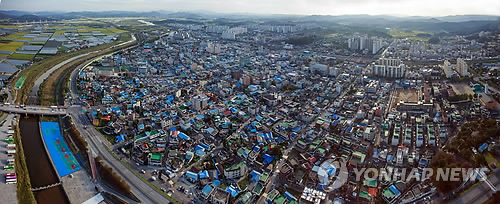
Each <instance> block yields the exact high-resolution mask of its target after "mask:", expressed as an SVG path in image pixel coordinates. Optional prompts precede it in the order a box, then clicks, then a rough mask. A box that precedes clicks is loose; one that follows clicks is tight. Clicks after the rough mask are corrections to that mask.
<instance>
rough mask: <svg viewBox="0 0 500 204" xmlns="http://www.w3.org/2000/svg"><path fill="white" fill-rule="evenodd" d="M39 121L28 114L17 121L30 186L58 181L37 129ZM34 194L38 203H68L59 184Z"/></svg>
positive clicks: (45, 184)
mask: <svg viewBox="0 0 500 204" xmlns="http://www.w3.org/2000/svg"><path fill="white" fill-rule="evenodd" d="M39 122H40V121H39V118H38V116H29V117H28V118H26V117H25V116H21V120H20V123H19V129H21V140H22V142H23V149H24V155H25V156H26V164H27V166H28V171H29V175H30V180H31V186H32V187H41V186H47V185H50V184H54V183H58V182H59V179H58V178H57V174H56V172H55V169H54V168H53V166H52V163H51V161H50V159H49V156H48V153H47V152H46V151H45V147H44V145H43V141H42V136H41V135H40V131H39V126H40V123H39ZM34 194H35V198H36V201H37V202H38V203H39V204H63V203H69V199H68V197H67V196H66V193H65V192H64V189H63V187H62V186H60V185H59V186H56V187H52V188H49V189H46V190H41V191H37V192H34Z"/></svg>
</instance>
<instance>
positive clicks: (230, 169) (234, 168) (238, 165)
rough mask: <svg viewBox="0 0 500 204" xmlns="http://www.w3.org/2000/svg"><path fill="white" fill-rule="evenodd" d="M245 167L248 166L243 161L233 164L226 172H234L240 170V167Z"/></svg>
mask: <svg viewBox="0 0 500 204" xmlns="http://www.w3.org/2000/svg"><path fill="white" fill-rule="evenodd" d="M245 165H246V164H245V163H244V162H243V161H241V162H240V163H237V164H233V165H232V166H230V167H227V168H226V171H233V170H236V169H239V168H240V167H242V166H245Z"/></svg>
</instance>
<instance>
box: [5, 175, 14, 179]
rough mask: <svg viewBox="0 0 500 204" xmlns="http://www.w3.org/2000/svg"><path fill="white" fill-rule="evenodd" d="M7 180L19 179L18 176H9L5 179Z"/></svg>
mask: <svg viewBox="0 0 500 204" xmlns="http://www.w3.org/2000/svg"><path fill="white" fill-rule="evenodd" d="M5 179H17V177H16V176H7V177H5Z"/></svg>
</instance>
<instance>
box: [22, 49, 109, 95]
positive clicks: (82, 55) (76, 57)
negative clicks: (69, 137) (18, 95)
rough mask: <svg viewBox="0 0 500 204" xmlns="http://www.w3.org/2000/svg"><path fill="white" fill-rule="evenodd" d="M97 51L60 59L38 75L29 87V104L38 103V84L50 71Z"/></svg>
mask: <svg viewBox="0 0 500 204" xmlns="http://www.w3.org/2000/svg"><path fill="white" fill-rule="evenodd" d="M99 51H100V50H98V51H93V52H88V53H85V54H81V55H77V56H74V57H72V58H69V59H67V60H64V61H62V62H61V63H59V64H57V65H55V66H53V67H52V68H50V69H49V70H48V71H47V72H45V73H43V74H42V75H41V76H40V77H38V79H37V80H36V81H35V84H33V87H32V88H31V92H30V95H29V103H30V104H37V103H38V91H39V90H40V85H41V84H42V83H43V82H44V81H45V79H47V78H48V77H49V76H50V74H52V72H54V71H56V70H57V69H59V68H61V67H62V66H64V65H66V64H68V63H70V62H71V61H73V60H76V59H79V58H81V57H84V56H87V55H90V54H92V53H97V52H99Z"/></svg>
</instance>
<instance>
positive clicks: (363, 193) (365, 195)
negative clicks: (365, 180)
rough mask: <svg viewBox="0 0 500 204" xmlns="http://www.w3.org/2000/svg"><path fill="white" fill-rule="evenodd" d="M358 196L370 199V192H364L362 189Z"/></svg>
mask: <svg viewBox="0 0 500 204" xmlns="http://www.w3.org/2000/svg"><path fill="white" fill-rule="evenodd" d="M359 197H362V198H366V199H368V200H371V199H372V197H371V196H370V194H368V193H367V192H364V191H361V192H359Z"/></svg>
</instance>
